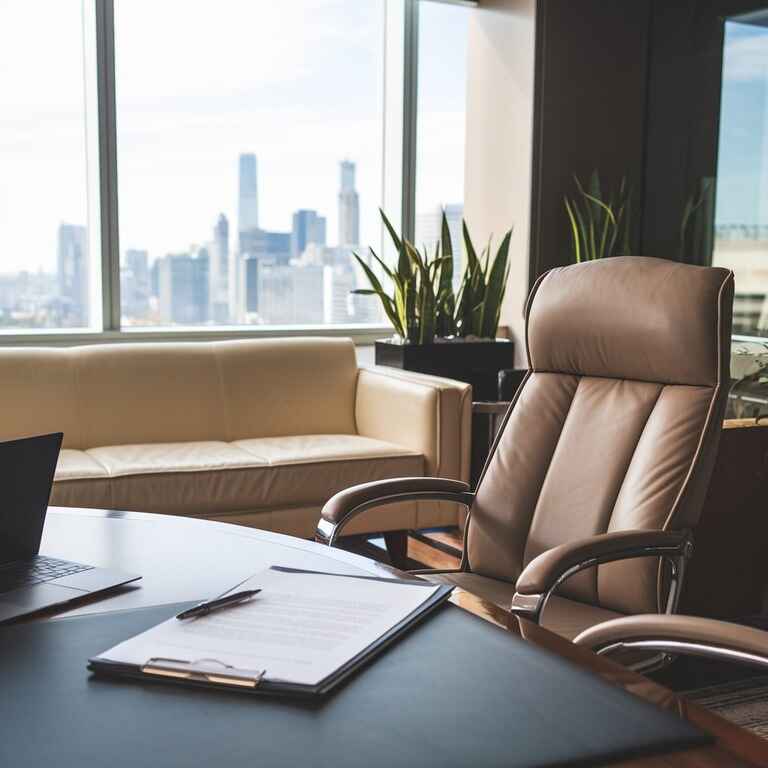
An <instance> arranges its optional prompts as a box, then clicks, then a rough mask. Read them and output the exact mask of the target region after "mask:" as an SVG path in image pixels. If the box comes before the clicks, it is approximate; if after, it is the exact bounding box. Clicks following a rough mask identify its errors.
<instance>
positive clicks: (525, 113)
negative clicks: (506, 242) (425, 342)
mask: <svg viewBox="0 0 768 768" xmlns="http://www.w3.org/2000/svg"><path fill="white" fill-rule="evenodd" d="M535 11H536V0H485V1H484V2H483V3H482V5H481V7H480V8H479V9H478V10H476V11H474V12H473V13H472V20H471V22H470V30H469V51H468V83H467V90H468V92H467V151H466V166H465V198H464V210H465V216H466V219H467V222H468V224H469V226H470V228H471V231H472V233H473V239H476V240H477V241H478V242H483V241H487V239H488V237H489V236H490V235H493V236H494V241H495V242H496V243H497V244H498V242H499V240H500V238H501V236H502V235H503V233H504V232H505V231H506V230H507V229H509V227H510V226H513V225H514V233H513V237H512V246H511V259H512V267H511V271H510V275H509V284H508V286H507V295H506V299H505V303H504V307H503V309H502V315H501V323H502V325H507V326H509V327H510V328H511V330H512V334H513V336H514V338H515V342H516V351H515V357H516V364H517V365H523V364H524V361H525V349H524V346H523V345H524V324H523V306H524V304H525V298H526V296H527V293H528V244H529V230H530V226H529V225H530V209H531V162H532V151H533V80H534V41H535Z"/></svg>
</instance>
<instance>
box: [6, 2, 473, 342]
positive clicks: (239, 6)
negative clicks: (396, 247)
mask: <svg viewBox="0 0 768 768" xmlns="http://www.w3.org/2000/svg"><path fill="white" fill-rule="evenodd" d="M468 5H472V3H467V2H462V3H460V4H452V2H451V0H443V2H437V1H436V0H281V2H279V3H268V2H253V0H219V2H216V3H202V2H200V3H190V2H189V1H188V0H3V2H0V109H2V114H3V121H2V123H0V225H2V226H3V227H4V231H5V232H6V243H5V248H4V249H3V251H2V253H0V334H3V335H4V338H5V341H6V343H12V340H11V336H13V335H14V334H18V333H22V334H24V335H25V336H27V337H29V336H31V335H34V334H38V335H39V336H40V337H41V338H43V337H44V336H46V335H50V334H51V333H52V332H55V333H56V334H57V335H60V334H61V333H62V332H65V333H69V334H72V338H75V332H79V333H80V332H81V333H90V334H93V333H106V334H108V335H109V337H110V338H123V337H128V336H130V337H132V338H138V337H139V336H141V335H142V334H144V335H156V334H157V332H158V331H161V330H164V329H166V330H170V332H171V333H172V334H174V335H176V336H178V335H179V334H183V333H186V332H187V329H190V330H191V331H192V332H199V331H201V330H204V329H207V332H210V333H214V334H218V335H221V334H227V333H235V334H239V333H258V332H263V331H270V329H272V331H274V329H278V330H280V329H288V330H290V329H291V328H302V327H309V328H311V327H315V326H316V327H318V328H321V327H328V326H338V327H340V328H345V327H346V328H349V329H351V328H353V327H357V328H360V329H365V328H370V329H371V332H376V333H379V332H380V329H381V326H383V325H384V323H385V318H384V317H383V314H382V313H381V310H380V308H379V305H378V302H377V301H375V300H374V299H372V298H371V297H368V296H357V295H354V294H353V293H352V290H353V289H355V288H357V287H362V286H366V285H367V282H366V280H365V276H364V274H363V270H362V269H361V268H360V266H359V264H358V263H357V262H356V261H355V259H354V256H353V254H354V253H359V254H360V255H361V257H362V258H363V259H365V260H367V262H368V264H369V266H371V267H372V268H374V269H377V267H376V264H375V261H374V260H372V259H371V258H370V257H369V256H368V254H367V249H368V246H369V245H370V246H373V247H374V249H376V250H377V252H379V253H380V254H384V257H385V258H390V257H391V256H392V254H391V253H390V252H389V251H388V250H387V244H388V239H387V237H385V236H384V235H385V232H384V230H383V227H382V224H381V221H380V219H379V216H378V210H377V209H378V208H379V207H380V206H381V207H383V208H384V209H385V210H386V211H387V212H388V214H389V216H390V218H391V220H392V221H393V223H394V224H395V226H398V227H399V226H401V223H402V228H403V229H404V231H406V233H407V234H409V235H413V234H414V232H413V229H414V222H415V220H416V218H417V216H416V213H417V211H416V202H415V197H416V196H417V197H418V205H419V216H420V217H421V218H420V219H419V220H420V221H421V222H422V224H423V225H424V226H421V228H420V230H419V232H418V233H417V234H419V235H420V236H422V237H424V238H429V237H430V236H431V235H430V234H429V233H430V231H432V232H434V219H435V216H436V214H437V212H438V210H439V209H442V208H443V207H445V208H446V210H448V212H449V215H450V216H451V221H452V222H453V223H454V226H455V223H456V222H457V221H458V218H460V212H461V208H462V199H463V142H464V134H463V121H464V90H465V82H464V80H465V72H464V69H465V61H464V59H465V48H466V23H467V18H468V14H469V12H470V11H469V10H468ZM420 16H421V22H422V24H421V32H420V35H419V36H418V37H417V35H416V30H418V29H419V18H420ZM41 18H44V23H41ZM444 33H448V34H444ZM30 40H34V41H35V43H34V45H30V44H29V41H30ZM419 46H421V51H420V53H419V55H418V56H417V55H416V52H417V51H418V50H419ZM43 51H44V55H41V52H43ZM446 56H447V57H448V58H450V59H451V60H450V62H449V63H448V64H446V63H445V62H444V61H442V58H443V57H446ZM420 67H421V68H423V70H424V71H423V83H422V89H421V95H420V96H419V98H418V99H414V98H413V97H414V95H415V94H416V84H417V80H418V78H417V71H418V69H419V68H420ZM417 110H418V120H417V119H416V111H417ZM416 123H418V130H415V129H414V125H415V124H416ZM417 134H418V135H419V137H420V139H419V145H418V147H417V146H416V143H415V142H416V136H417ZM417 162H418V163H420V164H423V168H421V169H420V170H419V174H418V176H417V174H416V163H417ZM415 178H418V185H417V190H418V195H414V193H413V190H414V179H415ZM404 180H406V185H407V192H406V189H405V187H404ZM430 217H431V219H430ZM457 217H458V218H457ZM425 226H426V229H425ZM430 227H431V228H432V229H431V230H430ZM456 231H457V233H458V230H456ZM456 239H457V240H458V239H459V238H458V236H457V238H456ZM376 329H379V330H378V331H377V330H376ZM78 338H80V336H78Z"/></svg>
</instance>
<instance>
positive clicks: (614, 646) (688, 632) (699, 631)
mask: <svg viewBox="0 0 768 768" xmlns="http://www.w3.org/2000/svg"><path fill="white" fill-rule="evenodd" d="M574 642H575V643H576V644H577V645H581V646H584V647H586V648H589V649H591V650H593V651H595V653H598V654H603V653H611V652H612V651H615V650H622V649H625V648H626V649H630V648H631V649H642V650H644V651H657V652H661V653H672V654H680V653H682V654H688V655H693V656H703V657H706V658H712V659H719V660H723V661H732V662H742V663H747V664H756V665H758V666H761V667H763V668H768V632H764V631H762V630H760V629H754V628H753V627H745V626H742V625H739V624H732V623H730V622H725V621H717V620H715V619H703V618H700V617H698V616H667V615H664V614H661V615H656V614H648V615H642V616H626V617H623V618H620V619H612V620H611V621H605V622H603V623H602V624H597V625H595V626H594V627H590V628H589V629H586V630H585V631H584V632H582V633H581V634H580V635H579V636H578V637H577V638H576V639H575V640H574Z"/></svg>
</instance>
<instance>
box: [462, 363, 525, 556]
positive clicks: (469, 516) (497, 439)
mask: <svg viewBox="0 0 768 768" xmlns="http://www.w3.org/2000/svg"><path fill="white" fill-rule="evenodd" d="M532 375H533V371H532V370H531V368H530V366H529V367H528V372H527V373H526V374H525V376H524V377H523V380H522V381H521V382H520V386H519V387H518V388H517V392H515V394H514V396H513V397H512V402H511V403H510V404H509V408H508V409H507V412H506V413H505V414H504V419H503V420H502V422H501V426H500V427H499V429H498V431H497V432H496V437H494V438H493V443H492V444H491V447H490V450H489V451H488V458H487V459H486V460H485V465H484V466H483V469H482V471H481V472H480V477H479V478H478V479H477V485H476V486H475V493H477V491H478V489H479V488H480V486H481V485H482V484H483V479H484V478H485V473H486V472H487V471H488V467H489V466H490V464H491V461H492V460H493V457H494V455H495V453H496V448H497V446H498V444H499V442H500V440H501V437H502V435H503V434H504V431H505V430H506V428H507V422H508V421H509V417H510V416H511V415H512V411H513V410H514V409H515V405H517V401H518V400H519V399H520V396H521V395H522V393H523V390H524V389H525V385H526V384H527V383H528V380H529V379H530V378H531V376H532ZM470 457H471V454H470ZM470 461H471V458H470ZM471 521H472V507H470V508H469V509H468V510H467V517H466V519H465V520H464V536H463V544H462V553H461V563H459V568H461V569H462V570H463V571H471V570H472V568H471V566H470V564H469V554H468V549H467V544H468V543H469V526H470V522H471Z"/></svg>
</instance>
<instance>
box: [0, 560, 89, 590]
mask: <svg viewBox="0 0 768 768" xmlns="http://www.w3.org/2000/svg"><path fill="white" fill-rule="evenodd" d="M92 568H93V566H92V565H81V564H80V563H72V562H70V561H69V560H57V559H56V558H55V557H45V556H44V555H37V556H35V557H33V558H31V559H30V560H24V561H23V562H17V563H9V564H8V565H4V566H2V567H0V592H10V591H11V590H12V589H18V588H19V587H26V586H29V585H30V584H41V583H43V582H45V581H52V580H53V579H60V578H61V577H62V576H71V575H72V574H73V573H80V572H81V571H90V570H91V569H92Z"/></svg>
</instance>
